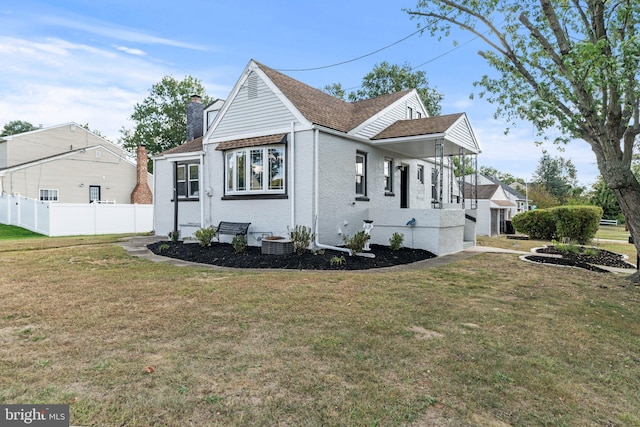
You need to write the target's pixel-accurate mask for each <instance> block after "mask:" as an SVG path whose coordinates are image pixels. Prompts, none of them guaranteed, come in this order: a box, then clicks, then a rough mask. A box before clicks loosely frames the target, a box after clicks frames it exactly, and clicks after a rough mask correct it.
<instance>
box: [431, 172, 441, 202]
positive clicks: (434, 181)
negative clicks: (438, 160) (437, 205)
mask: <svg viewBox="0 0 640 427" xmlns="http://www.w3.org/2000/svg"><path fill="white" fill-rule="evenodd" d="M431 201H433V202H438V201H439V198H438V169H436V168H433V169H431Z"/></svg>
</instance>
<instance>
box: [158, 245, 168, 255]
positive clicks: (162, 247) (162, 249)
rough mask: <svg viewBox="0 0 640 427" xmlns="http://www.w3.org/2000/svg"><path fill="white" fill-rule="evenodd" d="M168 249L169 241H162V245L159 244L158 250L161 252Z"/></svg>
mask: <svg viewBox="0 0 640 427" xmlns="http://www.w3.org/2000/svg"><path fill="white" fill-rule="evenodd" d="M167 249H169V244H168V243H162V244H161V245H160V246H158V252H160V253H162V252H164V251H166V250H167Z"/></svg>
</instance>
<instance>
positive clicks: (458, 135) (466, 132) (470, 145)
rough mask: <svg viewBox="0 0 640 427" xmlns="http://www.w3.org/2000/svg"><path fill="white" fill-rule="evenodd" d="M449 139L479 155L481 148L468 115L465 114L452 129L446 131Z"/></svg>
mask: <svg viewBox="0 0 640 427" xmlns="http://www.w3.org/2000/svg"><path fill="white" fill-rule="evenodd" d="M446 135H447V137H448V139H450V140H452V141H455V143H456V144H458V145H460V146H461V147H464V148H466V149H468V150H470V151H471V152H474V153H479V152H480V146H479V145H478V141H477V140H476V137H475V135H474V134H473V129H471V124H470V123H469V119H468V118H467V115H466V114H463V115H462V116H461V117H460V118H459V119H458V120H457V121H456V122H455V123H454V124H453V125H451V127H450V128H449V129H448V130H447V131H446Z"/></svg>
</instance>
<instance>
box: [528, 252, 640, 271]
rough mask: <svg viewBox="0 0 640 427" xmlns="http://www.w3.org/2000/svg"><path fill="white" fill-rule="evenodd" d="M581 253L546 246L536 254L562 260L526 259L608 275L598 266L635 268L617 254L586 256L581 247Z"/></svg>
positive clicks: (544, 257) (605, 253)
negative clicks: (558, 256) (549, 255)
mask: <svg viewBox="0 0 640 427" xmlns="http://www.w3.org/2000/svg"><path fill="white" fill-rule="evenodd" d="M579 248H580V253H578V254H574V253H570V252H563V251H559V250H558V249H556V248H555V247H554V246H546V247H544V248H538V249H537V250H536V253H539V254H551V255H561V256H562V258H555V257H546V256H536V255H527V256H526V257H525V258H526V259H527V260H529V261H533V262H538V263H541V264H553V265H566V266H570V267H579V268H584V269H586V270H591V271H595V272H598V273H607V272H608V270H605V269H602V268H599V267H597V266H598V265H601V266H607V267H618V268H635V266H634V265H633V264H630V263H628V262H626V261H625V260H624V256H623V255H621V254H617V253H615V252H610V251H607V250H604V249H597V251H598V254H597V255H586V254H585V253H584V252H585V249H586V248H585V247H583V246H580V247H579Z"/></svg>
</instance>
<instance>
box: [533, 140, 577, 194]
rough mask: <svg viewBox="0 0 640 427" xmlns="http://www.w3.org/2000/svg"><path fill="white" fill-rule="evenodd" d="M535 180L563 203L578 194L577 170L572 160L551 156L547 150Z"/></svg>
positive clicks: (539, 163)
mask: <svg viewBox="0 0 640 427" xmlns="http://www.w3.org/2000/svg"><path fill="white" fill-rule="evenodd" d="M533 180H534V182H535V183H536V184H538V185H540V186H542V187H543V188H544V189H545V190H546V191H547V192H548V193H549V194H551V195H552V196H553V197H555V198H556V199H558V200H559V201H560V202H561V203H564V202H566V201H567V199H569V197H571V196H572V195H574V194H576V188H577V187H578V185H577V184H578V178H577V171H576V168H575V166H574V165H573V163H572V162H571V160H566V159H564V158H562V157H560V156H556V157H551V155H550V154H549V153H547V152H546V151H544V152H543V154H542V157H541V158H540V161H539V162H538V167H537V169H536V171H535V173H534V177H533Z"/></svg>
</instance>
